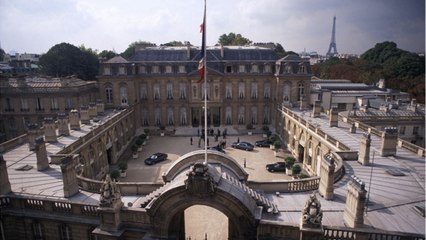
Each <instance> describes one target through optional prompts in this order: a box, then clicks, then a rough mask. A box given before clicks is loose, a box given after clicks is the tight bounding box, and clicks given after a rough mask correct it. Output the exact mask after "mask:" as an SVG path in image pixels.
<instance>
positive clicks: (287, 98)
mask: <svg viewBox="0 0 426 240" xmlns="http://www.w3.org/2000/svg"><path fill="white" fill-rule="evenodd" d="M290 88H291V87H290V84H289V83H284V90H283V102H288V101H290Z"/></svg>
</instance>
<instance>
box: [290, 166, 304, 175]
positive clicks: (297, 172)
mask: <svg viewBox="0 0 426 240" xmlns="http://www.w3.org/2000/svg"><path fill="white" fill-rule="evenodd" d="M291 170H293V174H294V175H298V174H299V173H300V172H301V171H302V167H300V165H297V164H296V165H293V167H292V168H291Z"/></svg>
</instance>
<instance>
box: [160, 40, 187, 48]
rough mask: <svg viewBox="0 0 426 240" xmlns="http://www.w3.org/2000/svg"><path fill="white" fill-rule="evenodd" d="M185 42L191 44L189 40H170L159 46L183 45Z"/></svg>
mask: <svg viewBox="0 0 426 240" xmlns="http://www.w3.org/2000/svg"><path fill="white" fill-rule="evenodd" d="M187 44H189V45H191V43H190V42H186V41H185V42H181V41H171V42H168V43H164V44H161V46H167V47H183V46H186V45H187Z"/></svg>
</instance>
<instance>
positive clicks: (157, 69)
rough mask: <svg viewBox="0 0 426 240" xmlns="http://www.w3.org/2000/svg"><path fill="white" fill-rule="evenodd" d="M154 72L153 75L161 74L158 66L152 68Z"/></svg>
mask: <svg viewBox="0 0 426 240" xmlns="http://www.w3.org/2000/svg"><path fill="white" fill-rule="evenodd" d="M151 70H152V71H151V72H152V73H159V72H160V68H159V67H158V66H152V69H151Z"/></svg>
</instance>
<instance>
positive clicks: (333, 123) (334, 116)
mask: <svg viewBox="0 0 426 240" xmlns="http://www.w3.org/2000/svg"><path fill="white" fill-rule="evenodd" d="M329 117H330V118H329V122H330V127H338V126H339V115H338V112H337V109H335V108H332V109H330V116H329Z"/></svg>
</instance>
